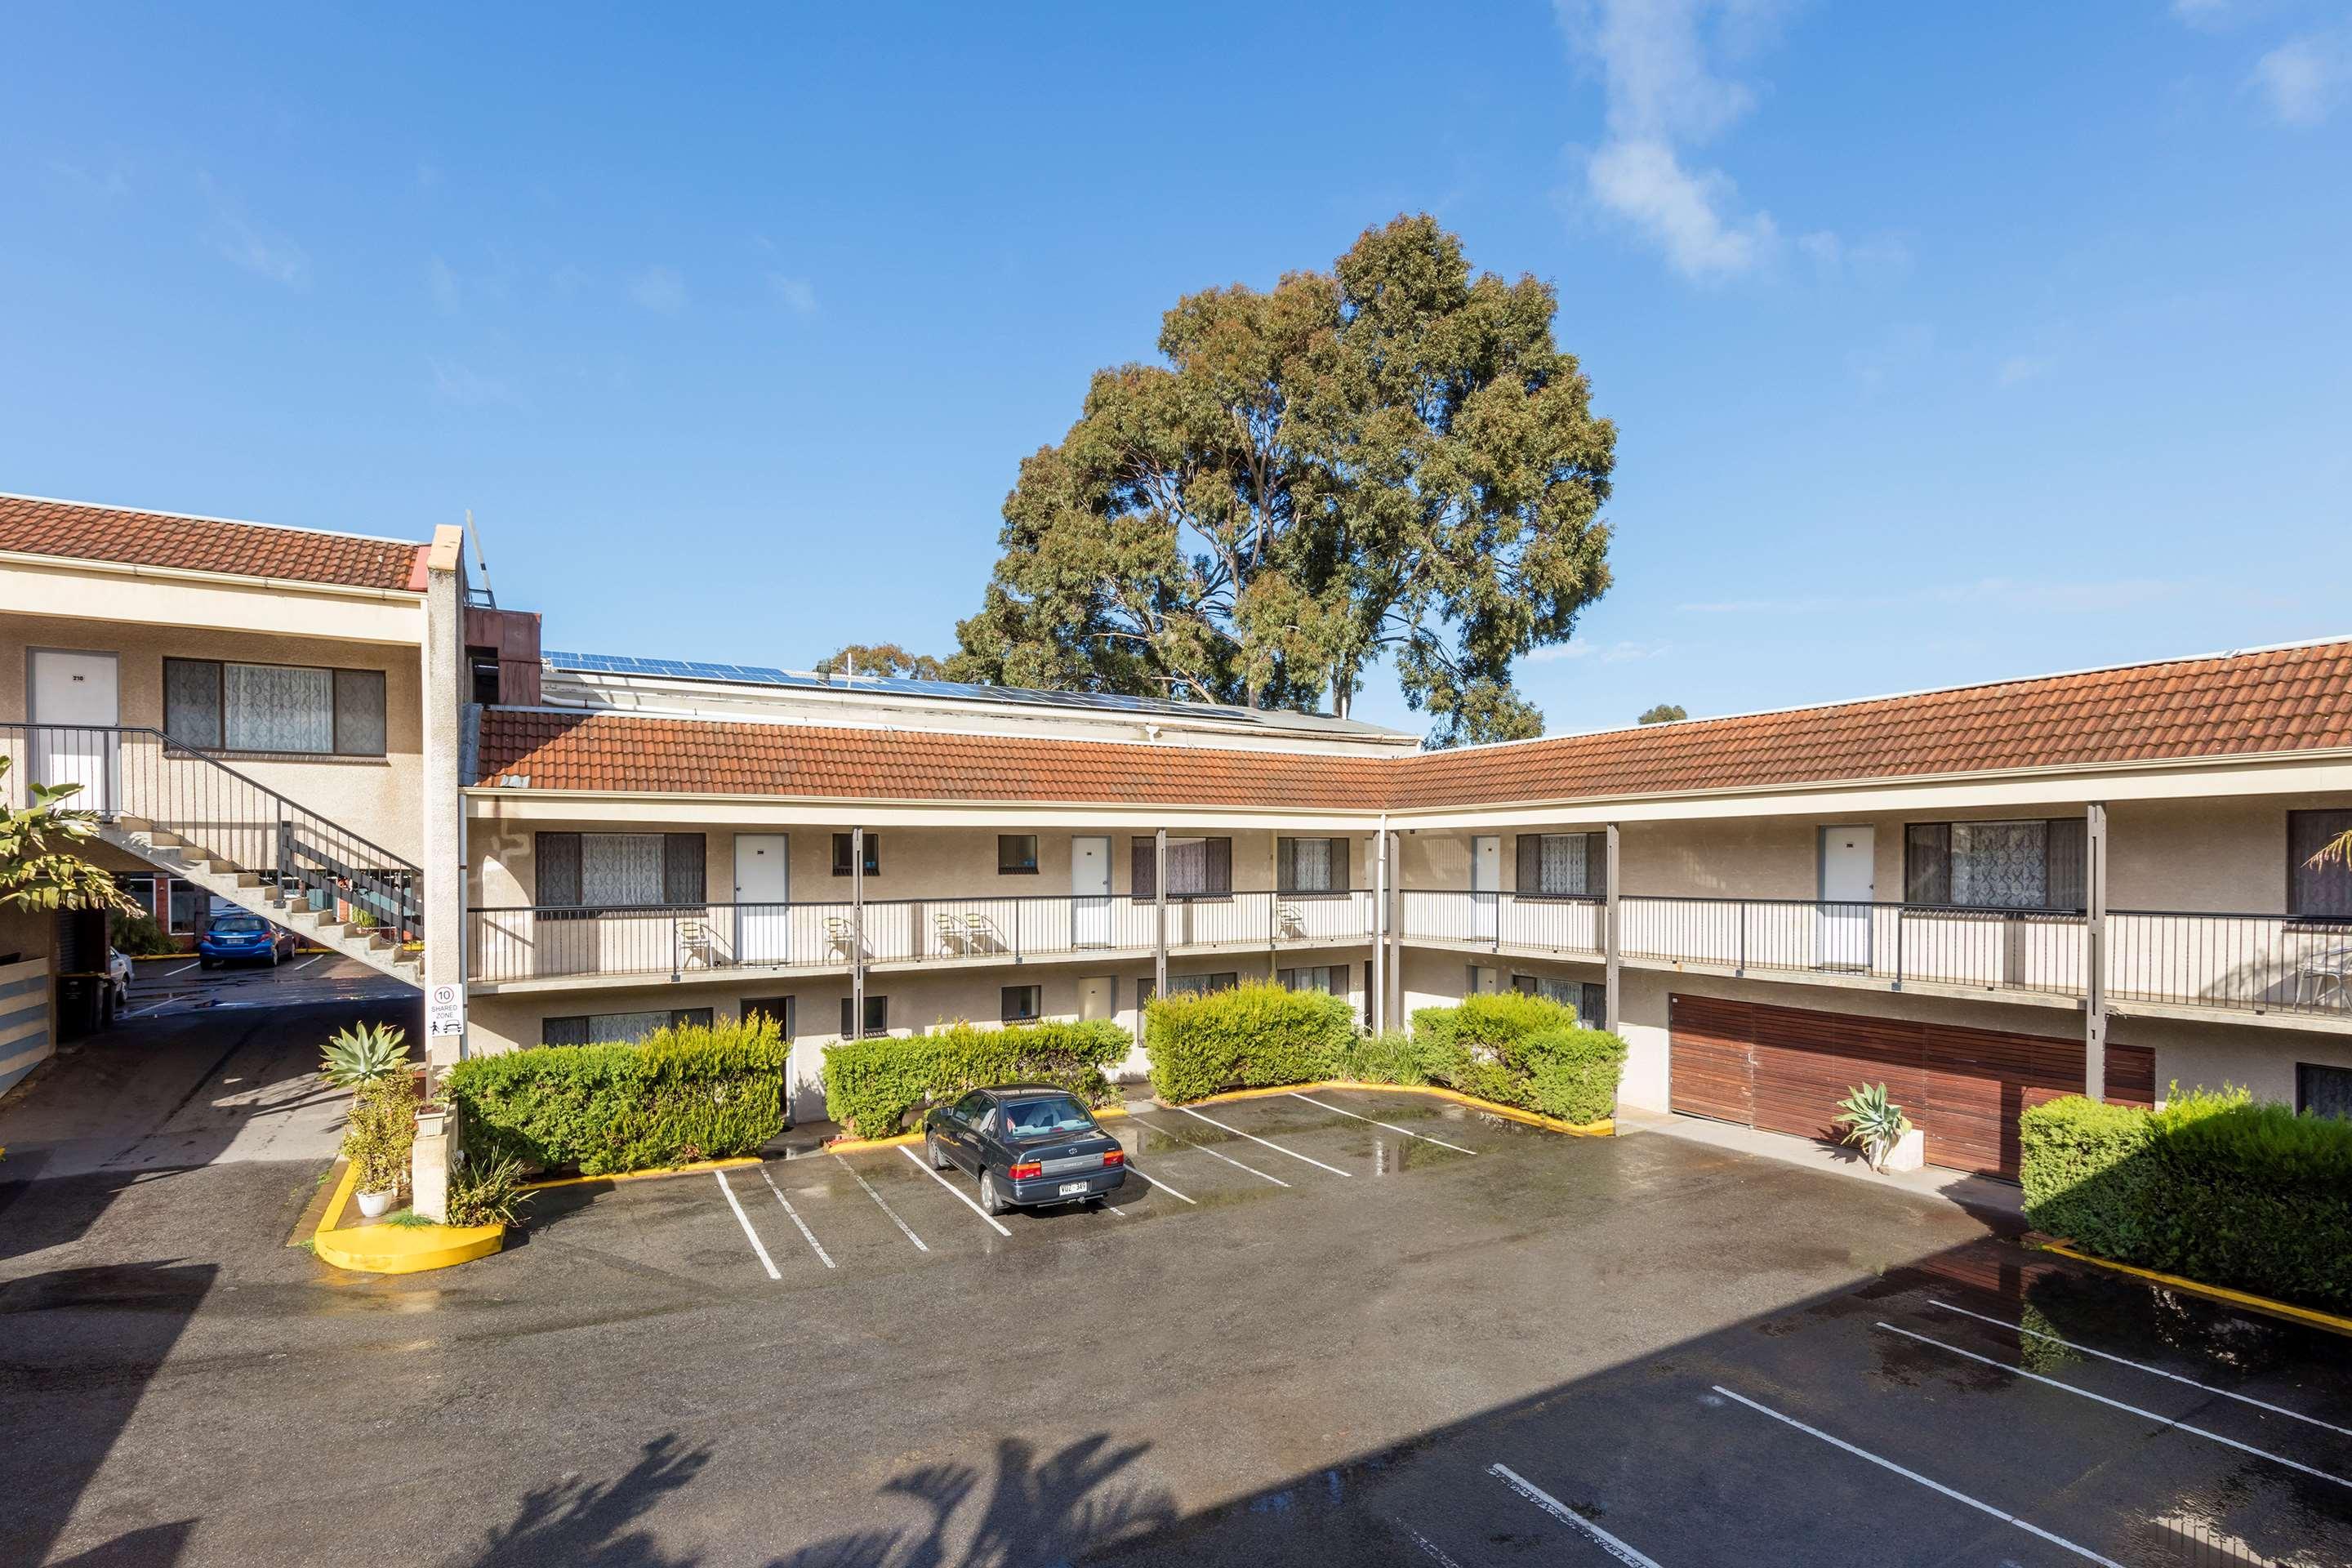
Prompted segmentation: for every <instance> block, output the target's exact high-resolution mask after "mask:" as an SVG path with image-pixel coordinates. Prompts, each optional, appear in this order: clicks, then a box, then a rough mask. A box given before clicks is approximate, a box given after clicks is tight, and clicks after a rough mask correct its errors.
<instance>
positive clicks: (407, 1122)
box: [343, 1071, 420, 1193]
mask: <svg viewBox="0 0 2352 1568" xmlns="http://www.w3.org/2000/svg"><path fill="white" fill-rule="evenodd" d="M419 1091H420V1086H419V1085H418V1083H417V1081H416V1075H415V1073H413V1072H408V1071H400V1072H393V1073H387V1074H384V1075H383V1076H381V1077H378V1078H374V1079H369V1080H368V1081H367V1082H366V1083H363V1084H362V1085H361V1086H360V1087H359V1089H357V1090H356V1091H355V1092H354V1093H353V1094H352V1108H351V1110H348V1111H346V1112H344V1113H343V1158H344V1159H346V1160H349V1161H350V1162H351V1163H352V1164H354V1165H356V1166H358V1167H359V1175H358V1178H357V1181H356V1183H355V1186H356V1187H357V1190H359V1191H360V1192H362V1193H388V1192H393V1191H396V1190H397V1189H399V1188H401V1187H404V1186H406V1185H407V1184H408V1157H409V1152H410V1151H411V1150H413V1149H414V1148H415V1145H416V1102H417V1098H418V1094H419Z"/></svg>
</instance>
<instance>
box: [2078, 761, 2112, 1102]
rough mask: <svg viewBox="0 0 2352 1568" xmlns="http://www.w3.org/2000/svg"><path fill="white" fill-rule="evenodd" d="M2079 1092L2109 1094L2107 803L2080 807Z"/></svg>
mask: <svg viewBox="0 0 2352 1568" xmlns="http://www.w3.org/2000/svg"><path fill="white" fill-rule="evenodd" d="M2083 818H2084V833H2083V860H2084V865H2083V893H2084V906H2085V907H2084V921H2083V963H2084V978H2083V1092H2084V1094H2086V1095H2088V1096H2089V1097H2090V1098H2091V1099H2093V1100H2105V1099H2106V1097H2107V807H2106V803H2105V802H2104V801H2093V802H2092V803H2091V804H2090V805H2086V806H2084V808H2083Z"/></svg>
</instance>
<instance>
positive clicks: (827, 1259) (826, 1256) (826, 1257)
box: [760, 1165, 833, 1268]
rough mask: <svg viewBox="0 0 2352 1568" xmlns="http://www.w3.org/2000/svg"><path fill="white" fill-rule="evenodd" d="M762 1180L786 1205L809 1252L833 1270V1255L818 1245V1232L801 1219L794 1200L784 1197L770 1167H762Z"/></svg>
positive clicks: (786, 1211) (781, 1202) (779, 1200)
mask: <svg viewBox="0 0 2352 1568" xmlns="http://www.w3.org/2000/svg"><path fill="white" fill-rule="evenodd" d="M760 1180H761V1181H763V1182H765V1183H767V1184H768V1190H769V1191H770V1192H772V1193H773V1194H776V1201H777V1202H778V1203H780V1204H782V1205H784V1213H786V1214H788V1215H791V1216H792V1221H793V1224H794V1225H796V1226H800V1229H801V1239H802V1240H803V1241H805V1242H807V1243H808V1244H809V1250H810V1251H812V1252H814V1253H815V1254H816V1256H817V1260H818V1261H819V1262H821V1263H823V1264H824V1266H825V1267H826V1268H832V1267H833V1255H832V1254H831V1253H829V1252H827V1251H825V1249H824V1247H822V1246H820V1245H818V1242H817V1239H816V1232H814V1231H813V1230H811V1229H810V1228H809V1227H808V1221H806V1220H804V1219H803V1218H801V1211H800V1210H798V1209H796V1208H794V1207H793V1200H792V1199H790V1198H788V1197H786V1196H784V1189H783V1188H782V1187H780V1186H778V1185H776V1178H775V1177H773V1176H772V1175H770V1174H768V1167H766V1166H765V1165H762V1166H761V1167H760Z"/></svg>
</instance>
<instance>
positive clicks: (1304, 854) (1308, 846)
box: [1290, 838, 1331, 893]
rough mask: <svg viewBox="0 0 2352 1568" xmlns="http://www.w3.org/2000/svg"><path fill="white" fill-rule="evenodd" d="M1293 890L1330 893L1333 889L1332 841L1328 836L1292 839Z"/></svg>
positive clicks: (1291, 883) (1291, 884) (1291, 882)
mask: <svg viewBox="0 0 2352 1568" xmlns="http://www.w3.org/2000/svg"><path fill="white" fill-rule="evenodd" d="M1291 854H1292V855H1293V857H1294V859H1293V860H1292V863H1291V865H1292V869H1291V879H1290V886H1291V890H1292V891H1294V892H1299V893H1328V892H1329V891H1330V890H1331V841H1330V840H1329V839H1328V838H1297V839H1293V840H1292V841H1291Z"/></svg>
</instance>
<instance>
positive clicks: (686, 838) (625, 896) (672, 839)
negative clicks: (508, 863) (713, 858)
mask: <svg viewBox="0 0 2352 1568" xmlns="http://www.w3.org/2000/svg"><path fill="white" fill-rule="evenodd" d="M536 858H537V861H538V879H539V902H540V905H541V908H548V909H590V910H610V909H659V908H665V907H675V906H678V905H688V904H699V903H701V902H703V901H704V900H706V899H707V898H708V897H709V894H708V892H707V891H706V889H705V878H706V876H707V872H708V868H709V858H708V856H707V855H706V853H705V849H704V845H703V837H702V835H701V834H699V833H542V834H540V835H539V836H538V839H537V857H536Z"/></svg>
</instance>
